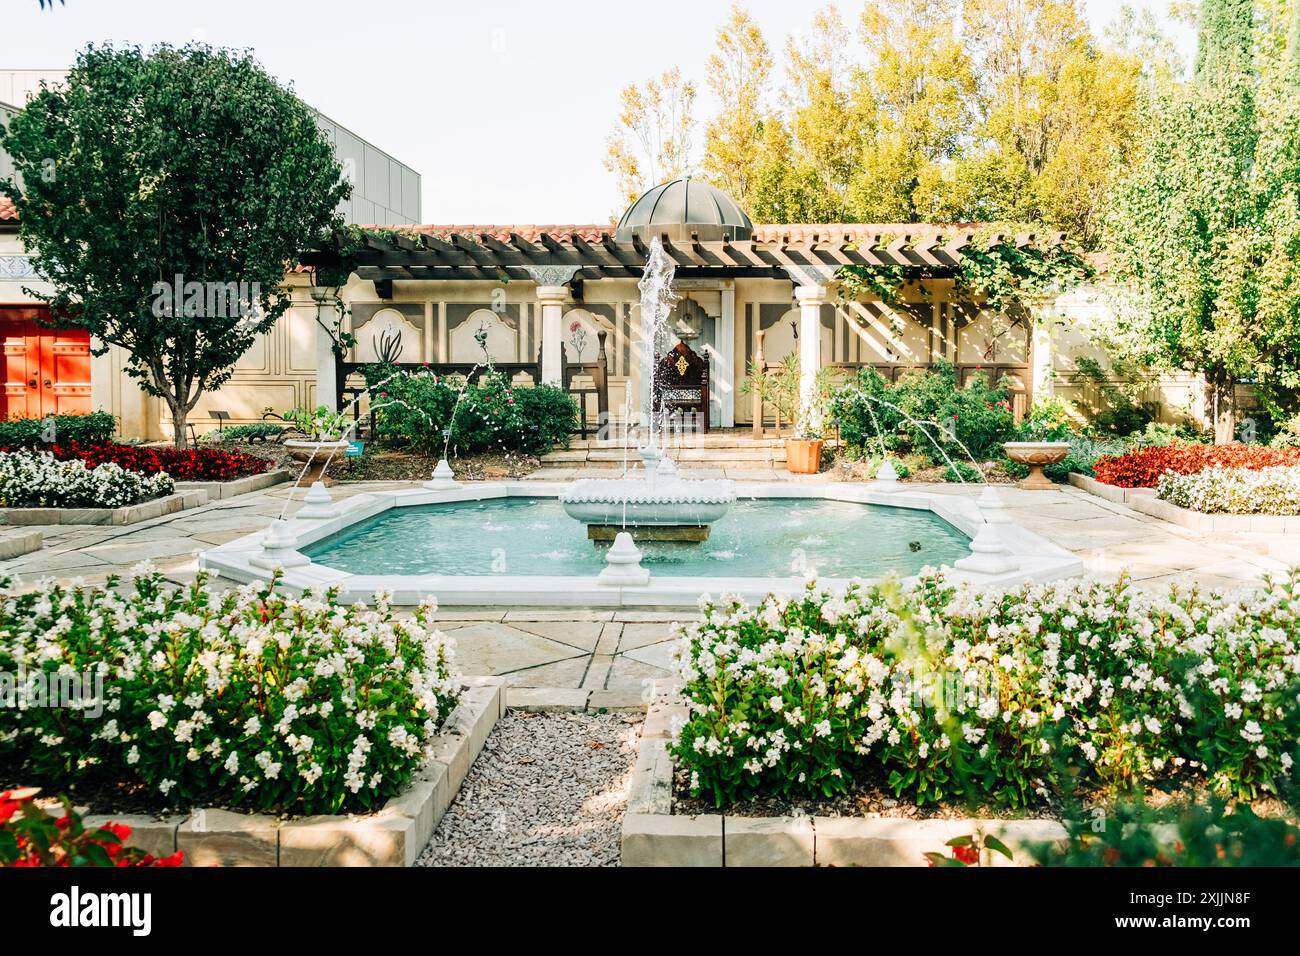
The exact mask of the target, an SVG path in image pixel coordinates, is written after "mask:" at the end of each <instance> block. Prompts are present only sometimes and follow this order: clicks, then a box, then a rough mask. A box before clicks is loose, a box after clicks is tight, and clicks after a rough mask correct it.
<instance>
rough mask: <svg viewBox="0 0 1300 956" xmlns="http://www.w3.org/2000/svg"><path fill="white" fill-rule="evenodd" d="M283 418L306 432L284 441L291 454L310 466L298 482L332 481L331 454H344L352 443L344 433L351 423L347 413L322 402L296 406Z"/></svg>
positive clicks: (334, 456)
mask: <svg viewBox="0 0 1300 956" xmlns="http://www.w3.org/2000/svg"><path fill="white" fill-rule="evenodd" d="M281 418H282V419H283V420H284V421H286V422H288V423H289V424H290V425H291V426H292V427H293V428H294V430H295V431H298V432H300V433H301V434H303V435H304V436H306V437H304V438H291V439H288V440H287V441H285V443H284V449H285V451H287V452H288V453H289V457H290V458H292V459H293V460H294V461H296V462H298V463H299V464H302V465H306V466H307V470H306V471H305V472H304V473H303V475H302V477H301V478H300V479H299V480H298V485H299V486H300V487H301V486H303V485H311V484H312V483H313V482H317V481H320V482H325V483H326V484H328V483H329V482H328V479H327V478H326V477H325V466H326V463H327V462H329V461H330V459H331V458H337V457H340V456H341V455H342V454H343V452H345V451H347V449H348V446H349V445H351V444H352V443H351V442H350V441H348V440H347V439H346V438H344V437H343V435H344V433H345V431H344V430H345V429H346V428H347V424H348V420H347V415H346V414H344V413H342V412H336V411H333V410H332V409H330V408H327V407H326V406H324V405H322V406H320V407H319V408H314V409H312V408H295V409H293V410H291V411H289V412H288V413H286V414H285V415H283V416H281Z"/></svg>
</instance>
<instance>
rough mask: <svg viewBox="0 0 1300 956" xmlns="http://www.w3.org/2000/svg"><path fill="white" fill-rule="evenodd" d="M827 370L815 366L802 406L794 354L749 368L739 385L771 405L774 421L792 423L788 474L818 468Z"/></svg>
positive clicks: (828, 387) (828, 390)
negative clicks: (808, 395)
mask: <svg viewBox="0 0 1300 956" xmlns="http://www.w3.org/2000/svg"><path fill="white" fill-rule="evenodd" d="M830 374H831V373H830V370H829V369H819V370H818V372H817V377H816V379H815V381H814V384H813V390H812V396H811V401H810V402H808V403H806V407H805V402H804V400H803V395H802V391H803V383H802V377H801V376H800V373H799V356H798V355H789V356H787V357H786V358H785V360H784V361H782V362H781V363H780V364H779V365H777V366H776V367H775V368H768V369H760V368H755V369H752V370H751V371H750V373H749V377H748V378H747V379H746V381H745V383H744V385H743V386H742V390H743V391H745V392H750V393H754V394H757V395H758V397H759V399H760V401H761V402H762V403H763V404H765V405H773V406H775V407H776V414H777V420H778V422H779V421H781V420H784V421H788V422H793V423H794V433H793V434H792V435H790V436H789V437H787V438H786V440H785V467H786V470H787V471H789V472H790V473H791V474H792V475H813V474H816V473H817V472H818V471H820V470H821V462H822V423H823V422H824V421H825V418H826V408H827V405H828V403H829V401H830V393H831V378H830ZM761 407H762V406H761V405H760V408H761Z"/></svg>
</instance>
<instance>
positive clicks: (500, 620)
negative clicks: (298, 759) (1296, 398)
mask: <svg viewBox="0 0 1300 956" xmlns="http://www.w3.org/2000/svg"><path fill="white" fill-rule="evenodd" d="M568 477H571V476H570V475H568V474H566V478H568ZM413 486H414V484H413V483H398V482H343V483H340V484H337V485H335V486H334V487H333V488H332V492H333V494H334V496H335V498H336V499H342V498H346V497H349V496H351V495H354V494H360V493H363V492H366V491H372V490H376V489H379V488H387V489H392V488H394V487H413ZM919 487H924V488H925V489H926V490H929V491H934V492H938V493H942V494H954V495H973V494H975V493H976V492H977V490H978V489H977V488H974V487H970V486H964V487H963V486H958V485H928V486H919ZM1000 490H1001V491H1002V493H1003V499H1004V501H1005V503H1006V505H1007V510H1008V511H1009V512H1010V514H1011V515H1012V517H1014V518H1015V519H1016V520H1017V521H1019V522H1021V523H1022V524H1023V525H1025V526H1026V527H1029V528H1032V529H1033V530H1035V531H1037V532H1038V533H1040V534H1042V535H1044V536H1045V537H1047V538H1049V539H1051V540H1053V541H1055V542H1056V543H1057V544H1059V545H1061V546H1062V547H1065V548H1068V549H1069V550H1071V551H1073V552H1074V553H1076V554H1077V555H1078V556H1079V557H1080V558H1082V560H1083V561H1084V564H1085V567H1086V568H1087V570H1088V571H1089V572H1090V573H1092V574H1095V575H1097V576H1100V577H1105V578H1113V577H1115V576H1116V575H1117V574H1119V573H1120V571H1121V570H1123V569H1126V570H1127V571H1128V573H1129V574H1130V575H1131V576H1132V577H1133V578H1134V579H1135V580H1137V581H1139V582H1140V583H1142V584H1143V585H1144V586H1146V585H1150V586H1164V585H1167V584H1169V583H1172V582H1175V581H1179V582H1184V583H1193V582H1194V583H1198V584H1201V585H1204V586H1213V587H1231V586H1238V585H1243V584H1253V583H1258V582H1259V581H1261V580H1262V578H1263V576H1264V575H1265V574H1266V573H1269V572H1273V573H1277V572H1280V571H1283V570H1285V569H1286V568H1287V567H1288V566H1292V565H1300V540H1294V539H1296V538H1300V536H1296V535H1272V534H1257V533H1252V534H1238V535H1222V534H1216V535H1213V536H1211V535H1206V534H1201V533H1198V532H1193V531H1189V530H1187V529H1184V528H1180V527H1177V526H1175V525H1171V524H1168V523H1166V522H1163V521H1160V520H1158V519H1156V518H1152V517H1149V516H1146V515H1142V514H1138V513H1136V512H1133V511H1130V510H1129V509H1128V508H1126V507H1124V506H1123V505H1118V504H1113V503H1111V502H1108V501H1104V500H1102V499H1100V498H1096V497H1093V496H1091V495H1088V494H1087V493H1085V492H1083V491H1081V490H1079V489H1076V488H1072V487H1065V488H1062V489H1060V490H1058V491H1054V492H1026V491H1021V490H1019V489H1016V488H1011V487H1004V488H1002V489H1000ZM289 493H290V488H289V486H287V485H280V486H277V487H275V488H272V489H270V490H268V491H265V492H257V493H253V494H249V495H243V496H241V497H238V498H231V499H225V500H222V501H216V502H213V503H211V504H209V505H207V506H205V507H203V508H199V509H195V510H192V511H186V512H181V513H180V514H176V515H170V516H166V517H163V518H157V519H154V520H151V521H146V522H142V523H140V524H136V525H130V526H128V527H123V528H114V527H102V526H84V525H51V526H47V527H45V528H43V529H42V530H43V531H44V532H45V547H44V548H43V549H41V550H39V551H35V552H33V553H31V554H28V555H24V556H23V557H20V558H16V559H13V560H11V561H6V562H0V574H16V575H20V576H21V577H22V578H24V579H26V580H35V579H38V578H42V577H49V576H53V577H57V578H59V579H62V580H65V581H67V580H71V579H73V578H78V577H79V578H82V579H83V580H84V581H85V582H86V583H88V584H100V583H103V581H104V580H105V579H106V578H107V577H108V576H109V575H111V574H117V575H123V574H125V573H126V572H127V571H129V569H130V568H131V567H132V566H133V565H135V564H137V563H139V562H140V561H144V560H149V561H152V562H153V563H154V564H156V565H157V566H158V567H159V568H160V569H162V571H163V572H164V573H165V574H166V576H167V577H168V578H169V579H170V580H172V581H174V582H176V583H178V584H181V583H188V582H190V581H192V580H193V579H194V576H195V574H196V573H197V571H198V564H197V555H198V553H199V552H200V551H201V550H203V549H204V548H206V547H208V546H211V545H217V544H223V543H225V542H227V541H230V540H232V539H234V538H238V537H241V536H243V535H246V534H250V533H252V532H254V531H259V530H261V529H263V528H265V527H266V524H267V522H268V521H269V520H270V519H271V518H272V517H275V516H276V515H278V514H279V513H280V510H281V509H282V508H283V506H284V499H285V496H286V495H288V494H289ZM300 497H301V492H296V493H295V498H300ZM297 507H298V505H297V504H296V503H294V504H293V505H291V506H290V513H292V512H293V511H294V510H296V509H297ZM692 616H693V615H692V614H691V613H690V612H664V611H637V610H585V609H574V610H555V609H546V610H535V609H527V608H509V607H499V608H460V607H448V608H445V609H443V610H441V611H440V612H439V623H440V626H441V627H442V628H443V630H445V631H446V632H447V633H448V634H450V635H452V636H454V637H455V638H456V642H457V658H458V662H459V665H460V668H461V670H462V671H463V672H464V673H470V674H500V675H504V676H505V677H506V679H507V680H508V681H509V682H510V683H511V684H512V685H514V686H516V687H519V688H531V687H545V688H571V689H575V691H577V690H589V691H608V692H617V694H614V695H608V696H609V697H611V698H612V697H614V696H627V695H631V694H639V693H640V692H642V690H643V689H644V687H645V686H646V685H647V683H648V682H649V681H651V680H653V679H655V678H658V677H664V676H667V674H668V671H667V667H668V663H669V654H670V653H671V643H672V637H673V634H672V632H673V622H675V621H680V620H688V619H690V618H692ZM596 699H597V698H596V697H592V698H591V700H592V703H594V702H595V700H596Z"/></svg>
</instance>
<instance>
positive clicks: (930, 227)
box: [362, 222, 980, 242]
mask: <svg viewBox="0 0 1300 956" xmlns="http://www.w3.org/2000/svg"><path fill="white" fill-rule="evenodd" d="M979 225H980V224H977V223H950V224H949V223H862V222H847V223H845V222H828V223H774V224H770V225H768V224H755V226H754V238H755V239H756V240H758V241H759V242H779V241H781V239H783V238H785V237H788V238H789V240H790V241H791V242H805V241H811V239H812V238H813V236H815V235H817V236H821V237H822V238H823V239H825V240H827V241H834V240H842V239H843V237H845V236H848V237H849V238H850V240H851V241H855V242H861V241H864V240H875V238H876V237H877V236H890V237H901V236H911V237H912V238H918V237H922V236H938V235H962V234H966V235H969V234H970V233H972V232H974V231H975V230H976V229H977V228H979ZM362 228H365V229H394V230H400V231H402V232H417V233H422V234H424V235H430V236H437V237H438V238H447V237H449V236H451V235H453V234H458V235H469V236H474V237H477V236H479V235H482V234H487V235H489V236H492V237H493V238H494V239H499V240H500V241H502V242H507V241H509V239H510V235H511V233H514V234H517V235H519V236H521V237H523V238H524V239H526V240H528V241H529V242H536V241H537V239H538V237H539V236H540V235H541V234H542V233H549V234H550V235H551V236H553V237H555V238H556V239H558V240H560V241H564V240H565V239H568V238H569V237H571V236H574V235H577V236H579V237H581V238H582V239H585V240H586V241H587V242H595V241H597V240H599V239H600V236H601V234H602V233H608V234H610V235H613V233H614V229H615V227H614V224H613V223H581V224H578V223H564V224H551V223H547V224H541V223H515V224H513V225H512V224H501V223H460V224H428V225H418V226H383V225H373V226H364V227H362Z"/></svg>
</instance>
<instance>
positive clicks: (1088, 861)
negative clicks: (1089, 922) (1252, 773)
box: [1029, 796, 1300, 867]
mask: <svg viewBox="0 0 1300 956" xmlns="http://www.w3.org/2000/svg"><path fill="white" fill-rule="evenodd" d="M1067 820H1069V822H1068V823H1067V828H1068V830H1069V839H1068V841H1067V842H1066V844H1065V846H1061V845H1060V844H1058V843H1050V844H1043V845H1041V846H1036V847H1033V848H1031V849H1030V851H1029V854H1030V856H1031V857H1032V858H1033V859H1034V861H1035V862H1037V863H1038V864H1039V865H1041V866H1090V867H1091V866H1144V867H1145V866H1196V867H1206V866H1213V867H1228V866H1297V865H1300V829H1298V828H1297V827H1296V826H1295V824H1293V823H1291V822H1290V821H1288V820H1283V819H1273V818H1265V817H1260V816H1258V815H1256V813H1255V812H1254V811H1253V810H1252V809H1251V808H1250V805H1249V804H1247V803H1244V802H1239V803H1230V802H1228V801H1226V800H1224V799H1222V798H1219V797H1213V796H1212V797H1211V798H1210V799H1208V800H1204V801H1196V802H1180V803H1174V804H1169V805H1166V806H1162V807H1154V806H1152V805H1151V804H1150V803H1148V802H1146V801H1144V800H1141V799H1125V800H1121V801H1119V802H1118V803H1116V805H1115V806H1114V807H1113V808H1112V809H1110V811H1109V812H1107V813H1106V814H1105V816H1104V817H1101V818H1099V817H1097V816H1096V814H1093V813H1087V812H1084V813H1079V814H1074V815H1067Z"/></svg>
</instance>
